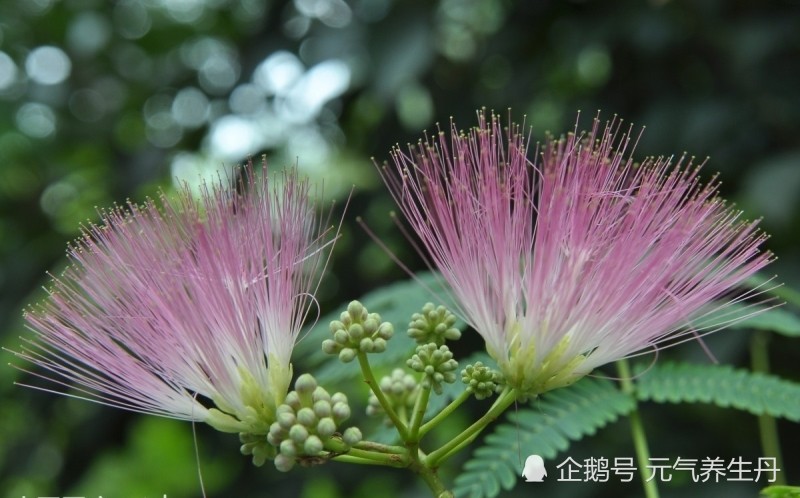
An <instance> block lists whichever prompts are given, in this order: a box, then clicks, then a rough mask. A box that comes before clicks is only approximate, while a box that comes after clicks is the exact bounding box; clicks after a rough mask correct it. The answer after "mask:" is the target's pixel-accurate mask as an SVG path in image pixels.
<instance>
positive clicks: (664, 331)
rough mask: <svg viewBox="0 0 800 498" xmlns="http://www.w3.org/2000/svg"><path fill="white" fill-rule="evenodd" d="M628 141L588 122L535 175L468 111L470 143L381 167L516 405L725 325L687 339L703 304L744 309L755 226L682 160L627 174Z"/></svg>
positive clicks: (758, 239) (759, 263) (511, 136)
mask: <svg viewBox="0 0 800 498" xmlns="http://www.w3.org/2000/svg"><path fill="white" fill-rule="evenodd" d="M576 131H577V130H576ZM629 141H630V135H629V134H625V133H621V132H620V125H619V123H618V122H616V120H615V121H612V122H611V123H609V124H607V125H606V127H605V129H604V130H603V131H602V132H601V131H600V125H599V121H598V120H597V119H595V121H594V125H593V128H592V130H591V132H589V133H588V134H584V135H579V134H578V133H571V134H569V135H567V136H566V137H563V138H560V139H552V138H551V139H549V140H548V141H547V142H546V144H545V145H544V146H543V147H541V149H538V148H537V153H536V154H535V156H536V161H535V162H532V161H530V160H529V159H528V150H527V148H528V146H527V142H526V139H525V137H524V136H523V135H522V134H521V131H520V128H519V127H518V126H516V125H513V124H512V125H510V126H509V127H508V128H507V129H505V131H504V130H503V128H502V127H501V125H500V124H499V122H498V117H497V116H496V115H494V114H493V115H492V116H491V118H490V122H487V120H486V117H485V116H484V115H482V114H479V124H478V126H477V127H474V128H472V129H471V130H469V131H468V132H459V131H458V130H457V129H456V127H455V125H452V126H451V130H450V136H449V137H448V136H447V134H446V133H444V132H439V133H438V135H437V136H436V137H434V138H433V139H429V138H426V140H425V141H420V142H419V144H418V145H417V146H416V147H413V146H409V147H408V152H405V151H403V150H401V149H400V148H399V147H396V148H394V150H393V151H392V159H393V162H394V168H389V167H384V168H383V170H382V176H383V178H384V181H385V182H386V183H387V185H388V186H389V188H390V190H391V191H392V193H393V196H394V198H395V201H396V202H397V203H398V205H399V206H400V208H401V210H402V212H403V214H404V215H405V218H406V219H407V222H408V224H409V225H410V227H411V228H412V231H413V232H414V233H416V235H417V236H418V237H419V239H420V240H421V242H422V246H423V247H424V248H425V249H426V250H427V251H426V252H427V257H429V258H430V261H431V262H432V264H431V266H434V267H436V268H438V270H439V271H440V272H441V274H442V277H443V278H444V280H446V282H447V283H448V284H449V286H450V288H451V292H452V294H453V297H454V298H455V301H456V303H457V304H456V305H457V307H458V308H459V309H458V311H459V312H460V314H461V315H462V317H463V318H464V319H465V321H466V322H467V323H468V324H469V325H470V326H471V327H473V328H474V329H475V330H476V331H477V332H478V333H479V334H480V335H481V336H482V337H483V339H484V340H485V341H486V347H487V350H488V352H489V353H490V355H491V356H492V357H493V358H494V359H495V360H496V361H497V362H498V365H499V367H500V369H501V371H502V372H503V374H504V376H505V377H506V381H507V382H508V383H509V385H511V386H512V387H515V388H517V389H519V390H520V391H521V392H524V393H530V394H538V393H542V392H545V391H547V390H550V389H554V388H557V387H561V386H565V385H568V384H570V383H572V382H574V381H576V380H578V379H580V378H581V377H583V376H584V375H586V374H588V373H589V372H591V371H592V370H593V369H594V368H595V367H598V366H600V365H603V364H606V363H609V362H613V361H616V360H619V359H622V358H625V357H629V356H632V355H634V354H635V353H640V352H643V351H644V350H647V349H653V348H656V347H658V346H659V345H663V344H664V341H667V342H668V343H672V344H674V343H676V342H680V341H681V340H688V339H690V338H692V337H696V336H697V335H698V331H713V330H714V329H718V328H721V326H723V325H725V323H720V321H719V320H717V321H716V323H710V322H709V321H708V320H707V323H706V324H705V325H706V326H701V327H700V328H699V329H698V328H694V329H693V328H692V327H688V328H687V326H689V325H690V322H691V321H692V320H697V319H700V321H701V322H702V319H703V317H704V316H705V317H707V318H708V317H710V316H712V314H710V313H709V305H710V303H711V302H712V301H714V300H717V299H720V298H725V297H728V298H729V299H728V301H727V302H728V303H729V304H730V303H733V302H736V301H737V300H741V299H744V298H745V297H747V293H744V294H742V293H740V294H739V295H738V296H736V297H730V296H731V294H732V293H735V288H736V287H737V285H739V284H741V283H742V282H743V281H744V280H745V279H747V278H748V277H749V276H751V275H753V274H754V273H755V272H756V271H758V270H759V269H761V268H763V267H764V266H765V265H766V264H767V263H768V262H769V261H770V259H771V256H770V254H769V253H767V252H762V251H760V249H759V247H760V245H761V244H762V242H763V241H764V239H765V236H764V235H763V233H761V232H759V231H758V229H757V227H756V224H757V222H745V221H742V220H741V219H740V218H741V213H740V212H736V211H734V210H733V209H731V208H730V207H729V206H727V205H726V204H725V203H724V202H723V201H722V200H720V199H719V198H718V197H717V193H716V190H717V184H716V183H714V182H712V183H710V184H706V185H704V184H703V183H701V181H700V180H699V178H698V170H699V167H696V166H693V165H692V163H691V160H687V159H685V158H680V159H679V160H678V161H677V162H676V163H674V164H673V161H672V159H671V158H649V159H646V160H644V161H643V162H641V163H634V162H633V161H632V160H631V159H628V158H626V157H625V155H624V154H625V150H626V148H627V147H628V145H629ZM751 293H752V291H751ZM722 306H723V307H724V306H725V305H722ZM716 311H717V313H716V315H715V316H718V317H719V316H720V314H719V311H720V310H719V309H717V310H716ZM724 315H725V313H722V315H721V316H724ZM709 320H711V319H710V318H709ZM723 322H724V320H723ZM687 334H688V335H687Z"/></svg>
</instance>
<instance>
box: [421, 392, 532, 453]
mask: <svg viewBox="0 0 800 498" xmlns="http://www.w3.org/2000/svg"><path fill="white" fill-rule="evenodd" d="M515 399H517V391H515V390H514V389H511V388H508V387H507V388H506V389H505V390H503V392H502V393H500V396H499V397H498V398H497V401H495V403H494V405H492V407H491V408H490V409H489V411H487V412H486V413H485V414H484V415H483V416H482V417H481V418H479V419H478V420H477V421H475V423H473V424H472V425H471V426H469V427H467V428H466V429H464V431H462V432H461V434H459V435H458V436H456V437H455V438H453V439H451V440H450V441H449V442H447V443H446V444H445V445H444V446H442V447H441V448H439V449H438V450H436V451H433V452H431V453H430V454H429V455H428V457H427V458H426V459H425V464H426V465H427V466H428V467H436V466H438V465H439V463H441V462H442V461H443V460H445V459H447V458H449V457H450V456H451V455H452V454H453V453H455V452H457V451H459V450H460V449H462V448H463V447H464V446H466V445H467V444H469V443H471V442H472V441H473V440H474V439H475V438H476V437H477V436H478V434H480V432H481V431H482V430H483V429H484V428H485V427H486V426H487V425H489V424H490V423H491V422H492V421H494V420H495V419H497V417H499V416H500V415H501V414H502V413H503V412H504V411H505V409H506V408H508V407H509V406H510V405H511V403H513V402H514V400H515Z"/></svg>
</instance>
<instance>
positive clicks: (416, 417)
mask: <svg viewBox="0 0 800 498" xmlns="http://www.w3.org/2000/svg"><path fill="white" fill-rule="evenodd" d="M420 389H421V390H422V391H421V392H420V393H419V396H417V401H415V402H414V411H413V413H412V414H411V425H410V426H409V428H408V442H410V443H418V442H419V438H420V435H419V428H420V425H422V418H423V417H424V416H425V410H426V409H427V408H428V399H430V396H431V388H430V386H429V387H427V388H426V387H423V386H422V385H420Z"/></svg>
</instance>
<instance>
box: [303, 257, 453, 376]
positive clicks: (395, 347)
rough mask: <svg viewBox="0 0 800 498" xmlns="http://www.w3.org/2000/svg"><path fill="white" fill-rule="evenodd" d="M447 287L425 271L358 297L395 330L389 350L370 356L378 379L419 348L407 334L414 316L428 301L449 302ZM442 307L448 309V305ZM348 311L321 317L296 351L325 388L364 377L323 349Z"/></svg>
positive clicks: (339, 311)
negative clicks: (331, 328)
mask: <svg viewBox="0 0 800 498" xmlns="http://www.w3.org/2000/svg"><path fill="white" fill-rule="evenodd" d="M445 285H446V284H444V282H442V281H441V279H439V278H438V277H437V275H436V274H434V273H430V272H426V273H420V274H419V275H418V276H417V279H409V280H405V281H402V282H399V283H396V284H392V285H388V286H386V287H382V288H380V289H378V290H376V291H374V292H370V293H368V294H366V295H364V296H363V297H361V298H359V301H360V302H361V303H362V304H363V305H364V306H365V307H366V308H367V309H368V310H370V311H374V312H377V313H380V315H381V318H382V319H383V320H384V321H387V322H389V323H391V324H392V325H394V328H395V334H394V336H393V337H392V339H391V340H390V341H388V345H387V348H386V351H385V352H383V353H381V354H378V355H370V358H369V361H370V365H372V368H373V370H374V371H376V373H377V375H378V376H380V375H382V374H383V373H388V372H389V371H390V370H391V369H392V368H394V367H396V366H397V365H404V364H405V360H406V359H407V358H409V357H410V356H411V354H412V353H413V351H414V348H415V347H416V345H417V343H416V342H415V341H414V340H413V339H412V338H410V337H409V336H408V334H407V333H406V330H408V324H409V322H410V320H411V316H412V315H413V314H414V313H417V312H419V310H421V309H422V307H423V306H424V305H425V303H427V302H428V301H431V300H435V301H439V299H447V298H448V293H447V290H446V287H445ZM437 304H438V302H437ZM443 304H444V305H445V306H447V304H448V303H443ZM345 309H347V303H343V304H342V305H341V306H339V307H336V308H334V309H333V311H331V312H330V313H328V314H326V315H324V316H322V317H321V318H320V319H319V320H318V321H317V323H316V324H315V325H314V327H313V328H311V329H310V330H309V329H306V331H305V332H304V333H303V334H302V335H301V337H303V339H302V340H301V341H300V343H299V344H298V345H297V346H296V347H295V350H294V356H295V358H303V363H302V367H303V368H304V369H307V370H313V371H314V375H315V377H317V378H318V379H320V380H321V381H322V383H323V384H325V385H333V384H335V383H337V382H341V381H343V380H348V379H353V378H356V377H358V376H360V375H361V371H360V370H359V369H358V366H357V365H353V364H343V363H341V362H338V361H331V357H330V356H329V355H327V354H325V353H323V352H322V349H321V346H320V344H322V341H323V340H325V339H329V338H330V336H331V334H330V332H329V330H328V326H329V324H330V322H332V321H334V320H338V319H339V315H340V314H341V312H342V311H344V310H345ZM455 326H456V327H458V328H460V329H462V330H463V328H464V323H463V322H458V323H456V325H455ZM384 370H385V372H384Z"/></svg>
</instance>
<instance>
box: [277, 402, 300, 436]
mask: <svg viewBox="0 0 800 498" xmlns="http://www.w3.org/2000/svg"><path fill="white" fill-rule="evenodd" d="M281 406H287V407H288V405H281ZM276 418H277V423H278V425H280V426H281V427H282V428H283V429H286V430H287V431H288V430H289V429H291V428H292V426H293V425H294V424H295V423H296V422H297V417H295V416H294V413H278V416H277V417H276Z"/></svg>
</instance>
